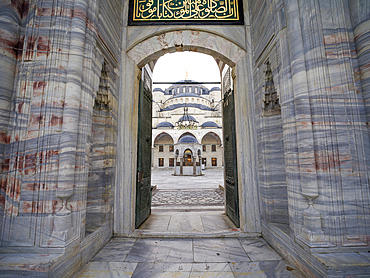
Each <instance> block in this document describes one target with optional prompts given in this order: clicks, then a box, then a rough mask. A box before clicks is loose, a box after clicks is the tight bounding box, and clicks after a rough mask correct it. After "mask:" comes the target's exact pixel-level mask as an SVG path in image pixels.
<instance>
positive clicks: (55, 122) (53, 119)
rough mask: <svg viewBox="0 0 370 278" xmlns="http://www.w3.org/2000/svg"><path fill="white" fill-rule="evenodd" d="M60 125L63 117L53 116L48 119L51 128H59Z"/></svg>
mask: <svg viewBox="0 0 370 278" xmlns="http://www.w3.org/2000/svg"><path fill="white" fill-rule="evenodd" d="M62 124H63V116H61V117H58V116H55V115H52V116H51V119H50V125H51V126H61V125H62Z"/></svg>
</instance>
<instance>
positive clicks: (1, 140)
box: [0, 1, 22, 246]
mask: <svg viewBox="0 0 370 278" xmlns="http://www.w3.org/2000/svg"><path fill="white" fill-rule="evenodd" d="M21 17H22V2H21V1H14V2H13V3H9V2H0V30H2V32H1V34H0V61H1V62H0V80H1V85H0V165H1V166H2V167H1V168H0V227H1V228H0V234H1V233H2V220H3V217H4V210H5V196H6V184H7V183H8V178H7V176H6V172H7V171H8V167H9V166H8V165H9V164H8V163H9V162H8V161H6V160H5V147H6V144H7V143H8V141H9V139H8V134H7V133H8V123H9V119H10V109H11V98H12V92H13V85H14V72H15V69H16V65H17V56H18V51H17V45H18V39H19V35H20V32H19V25H21ZM0 246H1V243H0Z"/></svg>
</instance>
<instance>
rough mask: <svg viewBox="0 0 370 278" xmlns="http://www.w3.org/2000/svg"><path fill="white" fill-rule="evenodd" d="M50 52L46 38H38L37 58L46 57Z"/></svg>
mask: <svg viewBox="0 0 370 278" xmlns="http://www.w3.org/2000/svg"><path fill="white" fill-rule="evenodd" d="M49 51H50V41H49V40H48V38H47V37H39V39H38V42H37V57H39V56H42V55H48V52H49Z"/></svg>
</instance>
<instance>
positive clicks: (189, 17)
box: [129, 0, 244, 25]
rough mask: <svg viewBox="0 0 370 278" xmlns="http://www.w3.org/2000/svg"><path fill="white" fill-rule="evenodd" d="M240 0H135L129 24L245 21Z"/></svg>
mask: <svg viewBox="0 0 370 278" xmlns="http://www.w3.org/2000/svg"><path fill="white" fill-rule="evenodd" d="M240 2H241V0H131V1H130V17H129V25H150V24H163V23H165V24H168V23H170V24H171V23H172V24H197V23H202V24H207V22H208V23H210V24H217V23H228V24H244V22H243V21H244V20H243V12H242V9H241V7H242V5H241V3H240ZM143 23H144V24H143ZM145 23H146V24H145Z"/></svg>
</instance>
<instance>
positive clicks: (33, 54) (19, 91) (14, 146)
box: [0, 0, 121, 276]
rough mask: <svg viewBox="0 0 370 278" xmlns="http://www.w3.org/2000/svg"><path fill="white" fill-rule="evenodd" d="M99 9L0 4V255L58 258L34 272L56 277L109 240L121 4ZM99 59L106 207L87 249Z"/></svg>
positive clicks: (94, 5)
mask: <svg viewBox="0 0 370 278" xmlns="http://www.w3.org/2000/svg"><path fill="white" fill-rule="evenodd" d="M108 2H109V3H108ZM108 2H107V1H102V5H100V4H99V1H93V0H86V1H85V0H79V1H11V2H10V1H5V0H4V1H0V29H1V32H0V36H1V46H0V47H1V49H2V51H1V54H0V55H1V56H2V59H1V61H0V75H1V80H2V82H1V83H2V84H1V91H0V100H1V101H0V103H1V104H0V105H1V107H0V109H1V113H0V132H1V141H0V162H1V166H2V167H1V169H2V172H1V175H2V176H1V179H2V183H1V184H2V186H1V192H0V193H1V198H0V203H1V204H0V208H1V209H0V216H1V223H0V226H1V234H0V242H1V245H2V248H1V251H0V252H9V251H10V250H11V252H28V253H41V254H42V253H44V254H50V253H60V254H64V255H60V256H61V257H60V258H61V259H58V258H57V257H55V256H54V257H50V260H53V262H52V263H51V264H50V263H49V264H47V265H48V266H47V267H46V268H45V269H44V270H41V269H40V271H49V273H54V275H56V276H63V275H67V273H70V274H72V273H74V272H75V271H76V270H77V269H78V267H79V265H80V263H81V260H80V259H76V257H75V256H79V257H80V255H78V254H81V252H82V250H86V249H88V250H89V251H90V252H88V253H84V255H83V260H82V261H86V260H88V259H89V258H90V257H91V256H93V255H94V252H95V251H96V250H98V249H99V248H100V247H101V246H102V244H104V243H105V242H106V241H107V240H108V239H109V238H110V237H111V234H112V224H113V223H112V221H113V219H112V210H111V207H112V205H113V199H112V196H113V195H112V192H113V184H114V174H115V146H116V129H115V126H116V125H117V116H116V115H117V103H118V92H119V91H118V79H117V76H118V75H117V73H118V71H117V66H118V61H119V50H120V48H119V47H117V46H118V45H119V44H120V41H121V39H120V27H121V21H120V16H121V14H120V10H121V6H120V5H119V1H118V2H111V1H108ZM105 4H109V5H108V7H106V5H105ZM112 14H114V15H116V16H117V17H116V18H115V17H114V16H112ZM117 19H118V20H117ZM98 26H99V28H97V27H98ZM105 29H109V30H110V32H109V34H106V33H105V31H104V30H105ZM100 32H102V33H104V35H100ZM110 44H112V45H110ZM109 47H112V48H113V47H114V49H112V50H111V49H110V48H109ZM104 60H106V61H107V63H108V67H109V69H110V74H109V75H110V81H111V82H110V94H111V99H110V100H111V111H110V112H109V113H110V115H108V116H109V121H110V124H108V130H107V133H108V134H109V136H110V140H108V141H107V143H106V144H105V145H104V146H103V148H104V150H105V151H104V153H103V154H101V156H100V157H99V159H98V160H100V161H101V164H104V167H105V173H106V176H104V177H100V178H101V179H102V180H104V182H105V183H106V184H108V185H107V191H108V192H107V196H108V197H107V198H108V200H107V202H106V203H105V204H104V206H101V207H99V208H98V209H103V210H105V209H106V208H107V207H108V216H107V219H106V221H105V225H103V226H102V227H101V229H100V232H99V233H98V234H100V236H99V237H98V238H97V239H98V240H96V238H95V237H94V238H95V242H92V241H90V240H89V239H87V240H85V239H84V237H85V226H84V223H85V213H86V198H87V185H88V181H89V178H88V173H89V165H90V160H89V152H88V149H89V139H88V138H89V137H90V136H91V130H92V107H93V106H92V104H93V99H94V98H95V96H96V93H97V91H98V89H99V77H100V74H101V69H102V63H103V61H104ZM95 161H96V160H95ZM97 167H98V168H99V166H97ZM95 182H96V181H95ZM106 206H107V207H106ZM91 246H92V247H93V248H92V249H91ZM19 258H21V257H19ZM35 260H36V261H37V258H36V257H35ZM43 260H44V261H45V260H46V261H45V263H47V258H43ZM62 262H63V265H64V267H59V266H61V263H62ZM13 263H14V264H17V263H19V264H20V265H22V264H23V263H24V262H23V261H18V262H17V259H15V261H14V262H13ZM66 264H67V265H68V267H65V265H66ZM26 268H27V267H26ZM51 269H52V270H51Z"/></svg>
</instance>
